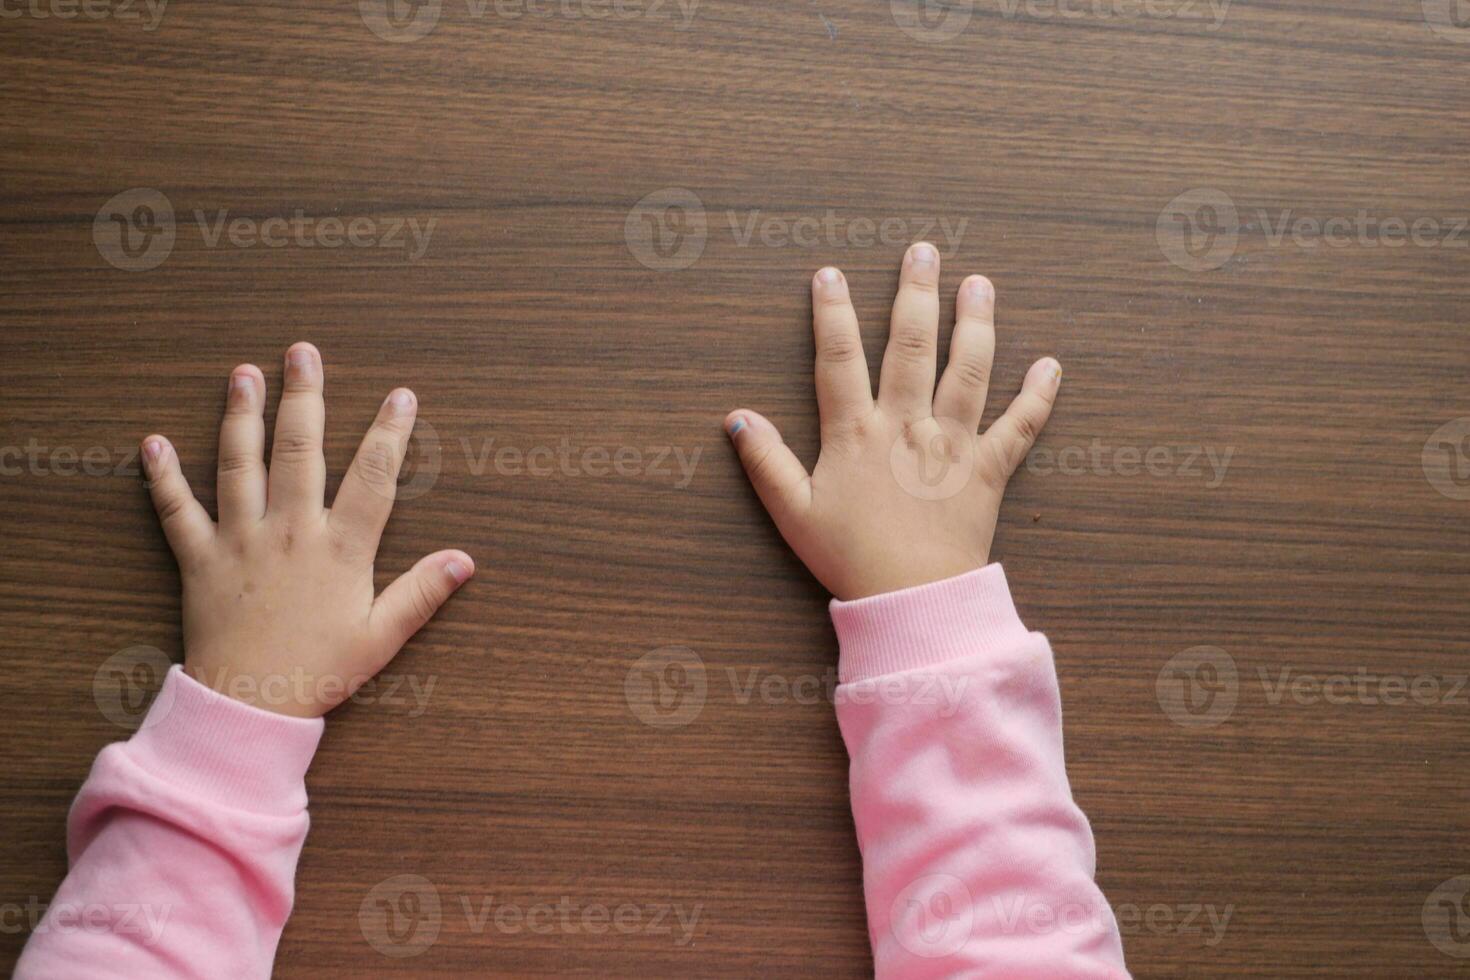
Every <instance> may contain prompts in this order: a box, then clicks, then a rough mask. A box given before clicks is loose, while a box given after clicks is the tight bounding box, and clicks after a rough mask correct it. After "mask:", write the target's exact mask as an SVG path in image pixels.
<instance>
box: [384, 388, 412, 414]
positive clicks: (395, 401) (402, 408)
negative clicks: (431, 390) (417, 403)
mask: <svg viewBox="0 0 1470 980" xmlns="http://www.w3.org/2000/svg"><path fill="white" fill-rule="evenodd" d="M388 407H389V408H391V409H392V410H393V414H394V415H404V414H406V413H407V412H408V411H409V409H411V408H413V395H411V394H409V393H408V392H406V391H402V390H400V391H395V392H393V394H391V395H389V396H388Z"/></svg>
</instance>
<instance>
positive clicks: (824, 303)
mask: <svg viewBox="0 0 1470 980" xmlns="http://www.w3.org/2000/svg"><path fill="white" fill-rule="evenodd" d="M847 305H848V302H847V296H846V295H844V294H843V293H842V292H841V291H840V290H837V291H833V292H830V293H823V294H822V295H820V296H818V297H817V307H818V308H819V309H824V310H840V309H843V308H844V307H846V306H847Z"/></svg>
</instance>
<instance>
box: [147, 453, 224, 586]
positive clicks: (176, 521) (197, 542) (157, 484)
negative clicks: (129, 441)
mask: <svg viewBox="0 0 1470 980" xmlns="http://www.w3.org/2000/svg"><path fill="white" fill-rule="evenodd" d="M142 454H143V471H144V475H145V476H146V477H147V480H148V493H149V495H150V496H151V497H152V498H153V509H154V510H156V511H157V512H158V521H159V523H160V524H162V525H163V534H164V537H166V538H168V545H169V547H170V548H171V549H172V550H173V553H174V557H175V558H177V559H178V560H179V563H180V564H181V565H182V564H183V562H184V561H185V560H186V559H187V558H190V557H193V556H194V555H195V554H197V553H198V551H199V550H200V549H201V548H203V547H204V546H205V545H207V544H208V543H209V541H210V540H211V539H212V538H213V537H214V522H213V521H212V520H210V519H209V512H208V511H206V510H205V509H204V505H203V504H201V503H200V502H199V501H198V500H197V499H195V497H194V492H193V491H192V490H190V489H189V481H188V480H186V479H184V471H183V470H182V469H181V468H180V467H179V458H178V454H177V453H175V452H174V447H173V445H172V444H171V443H170V442H169V441H168V440H167V439H165V438H164V437H163V436H160V435H151V436H149V437H148V438H146V439H144V440H143V449H142Z"/></svg>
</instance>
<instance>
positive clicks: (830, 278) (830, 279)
mask: <svg viewBox="0 0 1470 980" xmlns="http://www.w3.org/2000/svg"><path fill="white" fill-rule="evenodd" d="M841 278H842V273H840V272H838V271H837V270H836V269H834V268H832V267H831V266H830V265H829V266H827V267H826V268H825V269H822V270H821V271H820V272H818V273H817V281H818V282H820V283H821V284H822V285H824V286H835V285H837V282H838V280H840V279H841Z"/></svg>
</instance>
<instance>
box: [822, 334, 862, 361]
mask: <svg viewBox="0 0 1470 980" xmlns="http://www.w3.org/2000/svg"><path fill="white" fill-rule="evenodd" d="M862 355H863V348H862V345H861V344H859V343H858V342H857V340H856V338H853V337H847V336H839V337H829V338H827V339H826V340H824V341H823V342H822V349H821V350H820V351H819V356H820V357H821V359H822V360H823V361H826V362H827V363H828V364H850V363H852V362H853V361H855V360H857V359H858V358H860V357H862Z"/></svg>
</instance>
